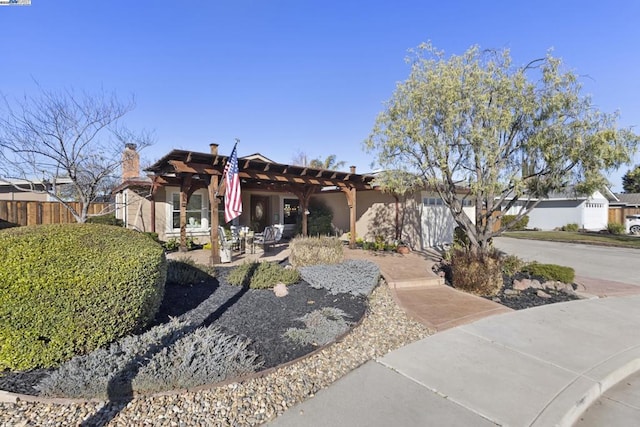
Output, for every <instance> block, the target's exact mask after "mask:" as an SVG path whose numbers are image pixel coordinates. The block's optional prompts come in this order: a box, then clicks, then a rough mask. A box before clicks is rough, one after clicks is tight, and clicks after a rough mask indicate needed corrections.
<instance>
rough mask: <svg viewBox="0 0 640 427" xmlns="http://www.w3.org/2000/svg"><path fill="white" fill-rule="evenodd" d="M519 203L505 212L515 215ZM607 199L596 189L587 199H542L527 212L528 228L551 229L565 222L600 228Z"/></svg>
mask: <svg viewBox="0 0 640 427" xmlns="http://www.w3.org/2000/svg"><path fill="white" fill-rule="evenodd" d="M520 206H521V204H516V206H514V207H512V208H511V209H510V210H509V211H507V212H506V213H507V214H509V215H515V214H517V213H518V211H519V210H520ZM608 211H609V201H608V200H607V199H606V198H605V197H604V196H603V195H602V194H601V193H600V192H598V191H596V192H595V193H594V194H593V196H591V197H589V198H588V199H586V200H585V199H578V200H571V199H558V200H543V201H542V202H540V203H539V204H538V206H536V207H535V208H534V209H533V210H532V211H531V212H529V225H528V226H527V227H528V228H539V229H540V230H553V229H555V228H560V227H562V226H564V225H567V224H578V226H579V227H580V228H584V229H586V230H594V231H598V230H602V229H604V228H606V226H607V221H608V219H609V217H608Z"/></svg>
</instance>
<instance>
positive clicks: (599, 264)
mask: <svg viewBox="0 0 640 427" xmlns="http://www.w3.org/2000/svg"><path fill="white" fill-rule="evenodd" d="M493 243H494V246H495V247H496V248H498V249H500V250H501V251H503V252H506V253H508V254H511V255H517V256H518V257H520V258H522V259H524V260H525V261H538V262H541V263H548V264H559V265H565V266H567V267H572V268H573V269H574V270H575V271H576V274H577V275H579V276H584V277H589V278H593V279H602V280H606V281H615V282H621V283H627V284H631V285H636V286H640V274H639V270H640V249H632V248H614V247H607V246H595V245H584V244H578V243H562V242H545V241H540V240H525V239H513V238H509V237H498V238H495V239H494V240H493Z"/></svg>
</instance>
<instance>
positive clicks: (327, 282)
mask: <svg viewBox="0 0 640 427" xmlns="http://www.w3.org/2000/svg"><path fill="white" fill-rule="evenodd" d="M300 276H301V277H302V279H303V280H304V281H305V282H307V283H309V285H311V287H313V288H316V289H320V288H324V289H327V290H329V292H331V293H332V294H334V295H335V294H340V293H351V294H353V295H369V294H370V293H371V291H372V290H373V288H375V287H376V285H377V284H378V281H379V280H380V269H379V268H378V266H377V265H376V264H374V263H372V262H371V261H366V260H347V261H345V262H343V263H341V264H329V265H312V266H308V267H300Z"/></svg>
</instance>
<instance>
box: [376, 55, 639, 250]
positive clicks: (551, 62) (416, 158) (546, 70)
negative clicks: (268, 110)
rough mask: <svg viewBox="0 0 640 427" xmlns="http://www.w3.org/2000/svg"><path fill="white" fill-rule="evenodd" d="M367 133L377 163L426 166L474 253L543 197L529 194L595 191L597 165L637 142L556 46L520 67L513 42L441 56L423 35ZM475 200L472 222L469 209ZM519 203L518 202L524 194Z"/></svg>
mask: <svg viewBox="0 0 640 427" xmlns="http://www.w3.org/2000/svg"><path fill="white" fill-rule="evenodd" d="M408 62H409V63H410V65H411V73H410V75H409V78H408V79H407V80H406V81H404V82H402V83H399V84H398V85H397V87H396V90H395V92H394V94H393V97H392V98H391V100H390V101H389V102H388V103H387V108H386V110H385V111H383V112H382V113H381V114H380V115H379V116H378V118H377V120H376V123H375V126H374V128H373V130H372V132H371V134H370V136H369V137H368V139H367V140H366V141H365V147H366V149H367V150H368V151H369V152H375V153H376V154H377V156H378V162H379V163H380V165H381V166H383V167H386V168H389V169H392V168H395V169H400V170H410V171H414V172H417V173H418V174H419V175H421V176H422V177H423V179H424V181H425V183H426V184H428V185H429V186H430V187H431V188H432V189H433V191H436V192H437V193H438V194H439V195H440V197H442V199H443V200H444V203H445V204H446V205H447V206H448V208H449V210H450V211H451V213H452V215H453V217H454V219H455V221H456V223H457V224H458V226H460V227H461V229H462V230H463V231H464V232H465V233H466V235H467V236H468V238H469V241H470V249H471V250H472V251H473V252H474V253H486V252H488V250H489V244H490V243H489V242H490V239H491V238H492V237H494V236H496V235H499V234H500V233H501V232H503V231H504V230H506V229H507V228H508V227H509V226H511V225H512V224H510V223H502V224H501V226H500V227H499V228H498V229H497V230H494V225H495V223H496V221H497V219H498V218H500V217H501V215H502V212H505V211H507V210H508V209H510V208H511V207H513V206H516V207H519V212H518V215H516V216H515V218H514V221H518V220H519V219H520V218H521V217H523V216H524V215H526V214H527V213H528V212H529V211H530V210H531V209H533V208H534V207H535V206H536V205H537V203H538V202H537V201H534V200H531V201H530V202H529V201H528V200H527V199H529V198H531V199H534V198H535V199H536V200H539V199H537V198H538V197H544V196H546V195H548V193H549V192H551V191H563V190H567V189H569V188H570V187H573V188H575V189H576V191H579V192H581V193H589V192H591V191H592V190H594V189H596V188H598V187H599V186H601V185H603V184H605V182H606V180H605V178H604V176H603V175H602V173H601V171H606V170H609V169H612V168H616V167H618V166H620V165H621V164H623V163H625V162H628V161H629V158H630V153H631V152H632V151H633V149H635V147H636V146H637V144H638V136H637V135H635V134H633V133H632V132H631V130H629V129H618V128H617V127H616V119H617V116H616V115H608V114H604V113H602V112H600V111H598V110H597V109H595V107H594V106H593V104H592V102H591V100H590V98H588V97H584V96H581V94H580V90H581V87H580V84H579V82H578V81H577V77H576V75H575V74H574V73H572V72H570V71H562V70H561V65H562V64H561V61H560V60H559V59H557V58H554V57H553V56H551V55H550V54H549V55H547V56H546V57H545V58H542V59H538V60H535V61H532V62H531V63H529V64H528V65H526V66H524V67H515V66H514V65H513V64H512V61H511V58H510V55H509V51H508V50H502V51H493V50H480V48H478V47H471V48H470V49H469V50H467V51H466V52H465V53H464V54H463V55H461V56H451V57H449V58H445V56H444V53H443V52H441V51H438V50H437V49H435V48H434V47H433V46H431V45H430V44H423V45H421V46H420V47H419V48H418V49H417V50H415V51H413V55H412V56H411V57H410V58H409V59H408ZM464 199H470V200H472V201H473V202H474V204H475V206H476V214H475V221H474V220H473V219H472V218H469V217H468V216H467V215H466V214H465V212H464V211H463V209H462V207H463V201H464ZM519 202H520V203H519Z"/></svg>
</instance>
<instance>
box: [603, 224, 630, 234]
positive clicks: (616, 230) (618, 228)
mask: <svg viewBox="0 0 640 427" xmlns="http://www.w3.org/2000/svg"><path fill="white" fill-rule="evenodd" d="M607 231H608V232H609V233H610V234H625V233H626V232H627V229H626V228H625V226H624V224H618V223H617V222H610V223H608V224H607Z"/></svg>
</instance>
